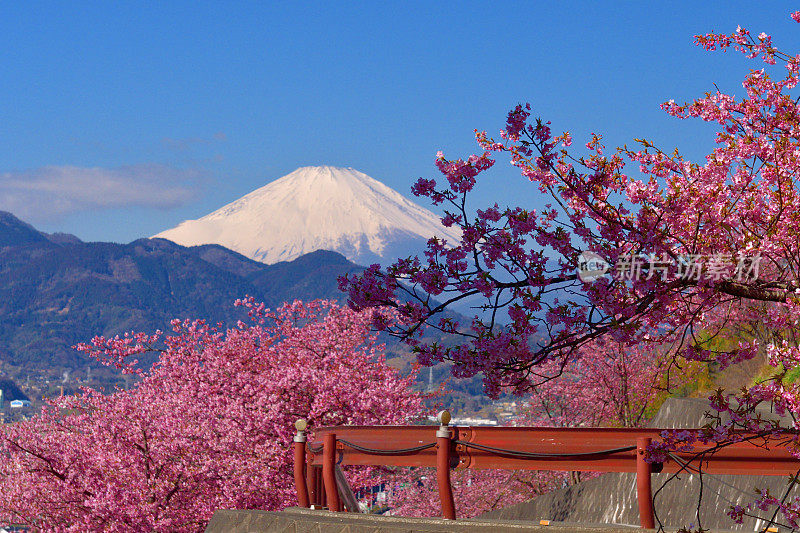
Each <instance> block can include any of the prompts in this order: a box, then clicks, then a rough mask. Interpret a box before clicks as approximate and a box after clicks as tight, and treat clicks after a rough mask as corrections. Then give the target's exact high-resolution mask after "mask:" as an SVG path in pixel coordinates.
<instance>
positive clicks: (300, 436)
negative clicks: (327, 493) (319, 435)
mask: <svg viewBox="0 0 800 533" xmlns="http://www.w3.org/2000/svg"><path fill="white" fill-rule="evenodd" d="M294 427H295V429H297V434H296V435H295V436H294V486H295V488H296V489H297V503H298V505H300V507H310V506H311V503H310V502H309V500H308V485H306V472H305V469H306V433H305V431H306V428H307V427H308V423H307V422H306V421H305V420H303V419H302V418H301V419H299V420H298V421H297V422H295V423H294Z"/></svg>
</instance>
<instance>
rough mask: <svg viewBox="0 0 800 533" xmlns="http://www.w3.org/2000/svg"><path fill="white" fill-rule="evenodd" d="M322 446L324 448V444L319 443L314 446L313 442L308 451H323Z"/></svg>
mask: <svg viewBox="0 0 800 533" xmlns="http://www.w3.org/2000/svg"><path fill="white" fill-rule="evenodd" d="M322 448H323V446H322V444H319V445H317V446H314V445H312V444H309V445H308V451H310V452H311V453H319V452H321V451H322Z"/></svg>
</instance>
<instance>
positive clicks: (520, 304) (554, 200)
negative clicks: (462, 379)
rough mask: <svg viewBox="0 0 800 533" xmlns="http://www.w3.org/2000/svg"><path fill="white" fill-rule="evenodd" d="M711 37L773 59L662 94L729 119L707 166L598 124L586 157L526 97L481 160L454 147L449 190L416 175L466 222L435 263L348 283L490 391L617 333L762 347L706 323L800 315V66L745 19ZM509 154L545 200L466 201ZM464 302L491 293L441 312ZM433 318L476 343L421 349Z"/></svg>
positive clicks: (443, 161) (709, 44)
mask: <svg viewBox="0 0 800 533" xmlns="http://www.w3.org/2000/svg"><path fill="white" fill-rule="evenodd" d="M697 43H698V44H699V45H701V46H703V47H704V48H706V49H708V50H714V49H725V48H728V47H731V46H732V47H735V48H737V49H739V50H740V51H742V52H744V53H745V54H747V55H748V56H749V57H753V58H756V57H758V58H760V59H761V60H763V61H764V62H765V63H767V68H765V69H761V70H754V71H752V72H750V73H749V74H748V75H747V76H746V77H745V80H744V82H743V86H744V89H745V91H746V95H745V96H744V97H743V98H740V99H736V98H734V97H733V96H730V95H727V94H724V93H722V92H720V91H714V92H710V93H708V94H706V95H705V96H704V97H702V98H700V99H698V100H696V101H694V102H691V103H688V104H684V105H678V104H676V103H674V102H672V101H670V102H667V103H664V104H663V105H662V108H663V109H664V110H665V111H666V112H667V113H669V114H670V115H672V116H675V117H677V118H682V119H683V118H689V117H697V118H700V119H701V120H704V121H706V122H708V123H710V124H711V125H714V126H716V128H717V134H716V142H717V147H716V148H715V149H714V150H713V151H712V153H710V154H709V155H708V156H707V158H706V161H704V162H700V163H698V162H692V161H689V160H688V159H686V158H684V157H683V156H682V155H681V154H680V153H679V152H678V151H677V150H676V151H665V150H662V149H660V148H658V147H656V146H655V145H654V144H653V143H651V142H650V141H648V140H646V139H639V140H638V141H637V142H638V147H637V148H633V149H628V148H620V149H617V150H611V151H609V150H607V149H606V147H605V146H604V145H603V143H602V138H601V136H600V135H592V137H591V138H590V139H589V140H588V142H586V143H585V145H582V146H581V149H582V151H583V153H580V152H579V151H577V150H575V148H574V146H573V139H572V136H571V135H570V134H569V133H568V132H565V133H562V134H560V135H554V134H553V132H552V130H551V126H550V123H549V122H547V121H545V120H543V119H536V120H530V119H531V111H530V106H529V105H524V106H523V105H519V106H517V107H515V108H514V109H513V110H512V111H511V112H510V113H509V115H508V118H507V123H506V127H505V129H504V130H502V131H501V132H500V137H499V139H494V138H492V137H490V136H489V135H488V134H487V133H486V132H478V131H476V137H477V141H478V143H479V145H480V146H481V147H482V148H483V149H484V150H485V151H484V152H483V153H482V154H479V155H472V156H470V157H469V158H467V159H466V160H464V159H447V158H446V157H445V156H444V155H443V154H442V153H441V152H440V153H439V154H438V156H437V159H436V165H437V167H438V168H439V170H440V171H441V173H442V174H443V175H444V177H445V181H444V183H443V184H442V183H439V182H437V181H435V180H429V179H420V180H419V181H418V182H417V183H416V184H415V186H414V187H413V192H414V194H416V195H418V196H423V197H427V198H429V199H430V200H431V201H432V202H433V203H434V204H435V205H443V206H444V207H445V216H444V217H443V219H442V220H443V222H444V224H445V225H447V226H457V227H458V228H460V229H461V231H462V235H463V237H462V239H461V241H460V242H444V241H441V240H439V239H431V240H430V241H429V242H428V247H427V250H426V252H425V254H424V256H423V257H412V258H408V259H404V260H400V261H398V262H396V263H395V264H394V265H392V266H391V267H389V268H387V269H386V270H385V271H382V270H380V269H379V268H378V267H377V266H373V267H372V268H370V269H368V270H367V271H365V272H364V273H363V274H362V275H360V276H356V277H355V278H350V279H344V280H342V286H343V287H344V288H346V289H347V290H348V292H349V297H350V302H351V305H353V306H354V307H355V308H364V307H370V306H375V305H393V306H395V307H396V308H398V309H399V310H400V312H401V313H402V314H403V315H404V316H405V317H407V318H408V319H410V320H411V325H410V326H399V327H397V326H395V327H389V328H387V329H388V331H390V332H391V333H393V334H395V335H397V336H399V337H401V338H403V339H405V340H406V341H408V342H410V343H411V344H412V345H414V347H415V349H416V351H417V354H418V357H419V359H420V361H421V362H422V363H425V364H430V363H434V362H437V361H441V360H450V361H452V362H453V363H454V364H455V372H456V373H457V374H459V375H474V374H476V373H478V372H484V373H485V375H486V377H487V390H488V391H489V392H490V393H492V394H497V393H499V391H500V390H501V389H503V388H511V389H513V390H519V391H522V390H525V389H528V388H530V387H531V386H532V385H533V384H536V383H537V382H539V381H541V380H542V378H543V376H541V375H538V374H537V372H536V369H538V368H540V367H541V365H542V363H545V362H547V361H550V360H565V359H568V358H569V357H570V356H571V355H573V354H575V353H576V352H577V350H579V349H580V347H582V346H584V345H585V344H587V343H590V342H592V341H594V340H595V339H599V338H602V337H605V336H608V337H611V338H612V339H613V340H614V341H615V342H624V343H626V344H638V343H640V342H643V341H645V340H647V339H645V338H644V335H645V334H649V335H652V332H653V331H658V332H661V333H663V334H664V335H667V334H668V335H673V336H676V337H677V338H678V339H681V340H683V341H684V354H685V355H686V356H687V357H688V358H691V359H702V360H714V361H718V362H719V363H720V364H722V365H726V364H730V363H731V362H733V361H737V360H741V359H744V358H749V357H752V356H753V355H754V354H755V349H756V347H755V346H753V345H752V344H749V343H748V344H746V345H742V346H737V347H736V349H735V350H732V351H729V352H727V353H714V352H711V351H708V350H705V349H704V347H703V345H702V343H698V342H694V341H695V339H696V336H697V335H696V334H697V332H698V331H699V330H703V329H704V328H706V327H707V326H708V325H710V321H709V320H708V318H709V317H710V316H712V315H717V316H718V317H719V316H724V317H725V320H724V321H723V323H725V322H735V321H736V319H737V316H736V314H737V312H738V310H739V309H740V308H741V307H742V305H741V304H743V303H746V302H769V303H772V304H775V306H774V307H775V309H779V310H780V311H776V312H774V313H773V314H772V315H770V316H768V318H769V319H770V320H774V321H776V322H777V323H776V324H771V325H772V326H776V327H778V326H781V325H785V324H787V323H790V322H792V321H793V320H794V318H793V317H796V316H797V313H796V312H795V311H796V309H795V305H796V304H795V295H796V294H797V292H798V291H800V282H798V276H797V274H798V257H800V255H798V246H800V244H798V243H800V240H798V238H797V228H798V227H799V226H798V218H800V210H798V207H800V206H798V202H799V201H800V197H799V196H798V191H797V187H796V182H795V178H796V176H797V172H798V165H800V158H798V153H800V152H799V151H798V148H800V146H799V145H800V143H798V133H800V120H798V116H799V115H798V106H797V103H796V101H795V98H794V97H793V96H792V94H791V92H792V90H793V89H794V88H795V86H796V85H797V81H798V66H799V65H800V59H798V58H797V57H796V56H791V55H788V54H784V53H782V52H779V51H778V50H777V49H776V48H775V47H774V46H773V44H772V40H771V38H770V37H769V36H767V35H766V34H761V35H759V36H758V37H757V38H755V37H752V36H751V35H750V33H749V32H748V31H747V30H745V29H742V28H739V29H738V30H737V31H736V32H734V33H733V34H731V35H717V34H711V35H706V36H698V37H697ZM777 61H781V62H782V63H783V64H784V65H785V67H786V68H785V69H784V73H785V74H784V75H783V77H773V76H780V72H779V71H777V67H774V68H773V67H772V65H774V64H775V63H776V62H777ZM768 69H769V70H770V71H769V72H768ZM772 70H776V71H777V72H776V73H772ZM584 149H585V150H584ZM503 155H505V156H508V157H509V160H510V162H511V163H512V164H513V165H515V166H517V167H518V168H519V169H520V171H521V174H522V175H523V177H525V178H526V179H527V180H528V181H529V182H531V183H532V184H533V185H535V186H537V187H538V188H539V190H540V191H541V193H542V194H543V195H544V196H545V197H549V202H550V203H549V204H547V206H546V208H545V209H543V210H540V211H539V210H534V209H527V208H525V207H522V206H520V207H507V208H501V207H499V206H498V205H493V206H488V207H487V208H485V209H479V210H477V211H476V212H475V213H474V214H472V213H471V212H469V211H468V210H467V208H466V205H467V202H466V199H467V197H468V195H469V193H470V191H471V190H472V189H473V187H474V185H475V183H476V179H478V177H479V175H480V174H481V173H483V172H485V171H486V170H488V169H489V168H490V167H492V165H493V164H494V162H495V160H494V159H493V157H494V156H503ZM631 166H633V168H631ZM587 254H589V258H599V259H600V260H602V261H603V262H605V264H606V265H607V266H608V268H609V271H608V272H607V273H606V274H605V275H601V276H598V277H592V278H591V279H588V280H587V279H583V280H582V279H581V277H580V276H579V275H578V272H577V271H578V269H579V267H580V265H581V264H582V263H585V262H586V261H587ZM467 298H473V299H475V298H481V299H482V301H483V304H482V306H483V309H484V310H485V311H486V312H485V313H483V314H478V315H476V316H475V317H474V318H473V319H472V320H471V322H470V323H468V324H461V323H458V322H457V321H455V320H454V319H452V318H450V317H448V316H447V315H445V311H446V310H447V309H449V308H451V307H452V305H453V304H455V303H457V302H461V301H463V300H466V299H467ZM502 317H505V318H503V320H501V318H502ZM717 323H719V321H717ZM423 326H427V327H430V328H435V329H439V330H441V331H444V332H446V333H449V334H455V335H461V336H462V337H464V340H465V342H464V343H463V344H458V345H451V346H443V345H441V344H439V343H426V342H421V341H420V333H421V331H422V329H423ZM650 340H653V341H657V342H660V339H658V338H651V339H650ZM545 378H546V376H545Z"/></svg>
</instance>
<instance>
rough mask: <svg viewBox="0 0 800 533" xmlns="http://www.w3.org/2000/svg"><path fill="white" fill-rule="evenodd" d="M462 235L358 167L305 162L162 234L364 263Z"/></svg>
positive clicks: (246, 250) (262, 253)
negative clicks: (330, 252) (335, 256)
mask: <svg viewBox="0 0 800 533" xmlns="http://www.w3.org/2000/svg"><path fill="white" fill-rule="evenodd" d="M434 235H436V236H438V237H442V238H445V239H447V241H448V242H450V243H455V242H456V241H458V240H459V239H460V233H459V232H458V231H457V230H456V229H454V228H446V227H444V226H443V225H442V224H441V222H440V220H439V217H437V216H436V215H435V214H433V213H432V212H430V211H428V210H427V209H424V208H422V207H420V206H419V205H417V204H415V203H414V202H412V201H411V200H409V199H407V198H405V197H404V196H403V195H401V194H400V193H398V192H397V191H395V190H393V189H391V188H389V187H387V186H386V185H384V184H383V183H381V182H379V181H377V180H375V179H373V178H371V177H369V176H367V175H366V174H364V173H363V172H359V171H357V170H354V169H352V168H339V167H331V166H316V167H302V168H298V169H297V170H295V171H294V172H292V173H290V174H287V175H286V176H284V177H282V178H280V179H277V180H275V181H273V182H271V183H269V184H267V185H265V186H264V187H261V188H260V189H256V190H255V191H253V192H251V193H249V194H247V195H245V196H243V197H241V198H239V199H238V200H236V201H234V202H231V203H230V204H228V205H225V206H223V207H221V208H219V209H217V210H216V211H214V212H212V213H210V214H208V215H206V216H204V217H203V218H200V219H198V220H187V221H184V222H182V223H181V224H179V225H178V226H176V227H175V228H172V229H169V230H166V231H164V232H161V233H159V234H158V235H155V237H161V238H164V239H169V240H171V241H174V242H176V243H178V244H182V245H184V246H194V245H199V244H220V245H222V246H225V247H226V248H230V249H232V250H235V251H237V252H239V253H241V254H243V255H246V256H248V257H251V258H253V259H255V260H257V261H261V262H264V263H276V262H279V261H291V260H292V259H295V258H296V257H299V256H301V255H303V254H306V253H309V252H313V251H315V250H333V251H335V252H339V253H341V254H342V255H344V256H345V257H347V258H348V259H350V260H351V261H353V262H355V263H359V264H370V263H374V262H380V263H382V264H387V263H389V262H390V261H391V260H392V259H394V258H396V257H401V256H406V255H409V254H410V253H420V252H421V251H422V249H423V246H424V242H425V241H426V240H427V239H429V238H430V237H432V236H434Z"/></svg>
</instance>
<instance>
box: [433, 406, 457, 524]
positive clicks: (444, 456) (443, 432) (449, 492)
mask: <svg viewBox="0 0 800 533" xmlns="http://www.w3.org/2000/svg"><path fill="white" fill-rule="evenodd" d="M437 418H438V419H439V424H441V425H440V426H439V429H438V430H437V431H436V480H437V481H438V483H439V499H440V500H441V501H442V518H444V519H446V520H455V519H456V504H455V501H454V500H453V487H452V486H451V485H450V457H451V455H450V428H449V427H448V426H447V425H448V424H449V423H450V413H449V412H447V411H442V412H440V413H439V416H438V417H437Z"/></svg>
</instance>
